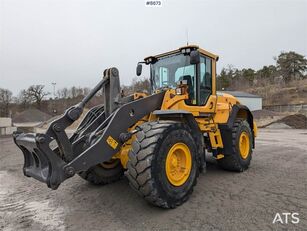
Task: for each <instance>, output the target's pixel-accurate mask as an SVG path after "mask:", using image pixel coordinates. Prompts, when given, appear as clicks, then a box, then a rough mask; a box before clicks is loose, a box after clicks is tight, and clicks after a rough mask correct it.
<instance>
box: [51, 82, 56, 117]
mask: <svg viewBox="0 0 307 231" xmlns="http://www.w3.org/2000/svg"><path fill="white" fill-rule="evenodd" d="M51 84H52V86H53V100H52V112H53V114H56V113H57V111H56V109H55V85H56V82H52V83H51Z"/></svg>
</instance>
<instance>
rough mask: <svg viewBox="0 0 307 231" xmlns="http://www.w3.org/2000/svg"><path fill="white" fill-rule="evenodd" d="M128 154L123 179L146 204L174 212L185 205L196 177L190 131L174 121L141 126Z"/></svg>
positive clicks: (196, 166) (195, 161)
mask: <svg viewBox="0 0 307 231" xmlns="http://www.w3.org/2000/svg"><path fill="white" fill-rule="evenodd" d="M140 127H141V129H142V130H141V131H139V132H138V133H137V135H136V139H135V141H134V142H133V144H132V148H131V150H130V152H129V160H128V163H127V171H126V176H127V178H128V179H129V182H130V185H131V187H132V188H133V189H135V190H136V191H137V192H138V193H139V194H140V195H141V196H143V197H144V198H145V199H146V200H147V201H148V202H150V203H151V204H154V205H156V206H159V207H164V208H174V207H176V206H178V205H181V204H182V203H183V202H185V201H186V200H187V199H188V197H189V195H190V194H191V193H192V191H193V187H194V185H195V184H196V179H197V176H198V174H199V166H198V162H197V157H198V153H197V145H196V143H195V140H194V139H193V137H192V134H191V130H190V128H189V127H188V126H187V125H185V124H183V123H180V122H175V121H155V122H148V123H144V124H143V125H141V126H140Z"/></svg>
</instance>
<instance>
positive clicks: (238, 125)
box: [217, 119, 253, 172]
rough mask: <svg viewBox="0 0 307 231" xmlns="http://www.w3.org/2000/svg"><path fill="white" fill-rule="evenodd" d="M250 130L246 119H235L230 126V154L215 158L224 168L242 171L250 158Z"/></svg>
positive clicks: (246, 167) (248, 163)
mask: <svg viewBox="0 0 307 231" xmlns="http://www.w3.org/2000/svg"><path fill="white" fill-rule="evenodd" d="M252 145H253V144H252V131H251V128H250V126H249V123H248V122H247V121H246V120H242V119H236V121H235V122H234V125H233V128H232V154H227V153H225V154H224V158H222V159H219V160H217V162H218V165H219V166H220V167H222V168H223V169H225V170H230V171H237V172H243V171H244V170H246V169H248V167H249V165H250V162H251V159H252Z"/></svg>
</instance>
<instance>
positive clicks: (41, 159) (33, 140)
mask: <svg viewBox="0 0 307 231" xmlns="http://www.w3.org/2000/svg"><path fill="white" fill-rule="evenodd" d="M14 141H15V143H16V145H17V146H18V147H19V148H20V149H21V150H22V152H23V155H24V166H23V173H24V175H25V176H28V177H33V178H35V179H36V180H39V181H41V182H44V183H46V184H47V186H48V187H49V188H51V189H57V188H58V187H59V185H60V184H61V182H63V181H64V180H65V179H67V178H68V177H70V176H72V175H73V173H71V172H69V171H67V169H66V171H65V170H64V166H65V164H66V163H65V162H64V161H63V160H62V159H61V157H60V156H58V154H57V153H55V152H54V151H53V150H51V148H50V147H49V144H50V142H51V138H50V137H48V136H46V135H44V134H36V133H27V134H25V133H19V134H18V133H15V134H14ZM65 172H66V173H65ZM67 173H68V174H67Z"/></svg>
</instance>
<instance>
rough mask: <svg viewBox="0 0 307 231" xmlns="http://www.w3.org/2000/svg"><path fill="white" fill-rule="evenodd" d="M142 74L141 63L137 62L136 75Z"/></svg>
mask: <svg viewBox="0 0 307 231" xmlns="http://www.w3.org/2000/svg"><path fill="white" fill-rule="evenodd" d="M141 74H142V64H141V63H138V65H137V66H136V75H137V76H140V75H141Z"/></svg>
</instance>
